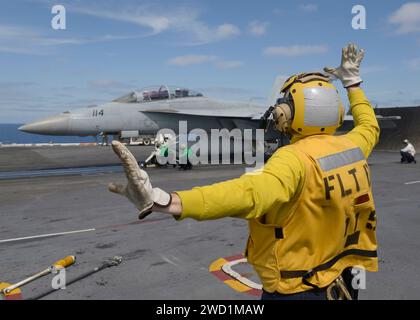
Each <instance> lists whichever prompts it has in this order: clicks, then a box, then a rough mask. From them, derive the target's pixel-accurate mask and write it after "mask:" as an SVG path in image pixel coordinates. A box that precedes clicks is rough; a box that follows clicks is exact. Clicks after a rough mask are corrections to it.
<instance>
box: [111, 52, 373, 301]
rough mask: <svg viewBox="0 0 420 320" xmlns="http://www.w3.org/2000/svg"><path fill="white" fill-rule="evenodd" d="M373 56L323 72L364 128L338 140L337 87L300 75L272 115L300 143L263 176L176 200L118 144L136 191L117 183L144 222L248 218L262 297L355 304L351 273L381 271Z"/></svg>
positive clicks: (351, 56)
mask: <svg viewBox="0 0 420 320" xmlns="http://www.w3.org/2000/svg"><path fill="white" fill-rule="evenodd" d="M363 56H364V51H363V50H358V49H357V47H356V46H355V45H353V44H349V45H348V46H347V47H346V48H344V49H343V55H342V62H341V65H340V66H339V67H338V68H325V69H324V70H325V71H326V72H327V73H329V74H331V75H333V76H335V77H336V78H338V79H340V80H341V82H342V83H343V85H344V87H345V88H346V89H347V92H348V97H349V100H350V110H351V113H352V114H353V117H354V124H355V127H354V129H353V130H351V131H350V132H349V133H347V134H345V135H341V136H335V135H333V134H334V132H335V131H336V129H337V128H338V127H339V126H340V125H341V124H342V122H343V119H344V108H343V106H342V103H341V102H340V98H339V94H338V91H337V90H336V88H335V87H334V86H333V85H332V84H331V83H330V81H329V80H330V79H329V78H328V77H326V75H325V74H321V73H307V74H300V75H296V76H293V77H291V78H290V79H288V80H287V81H286V82H285V84H284V85H283V87H282V89H281V92H282V93H283V97H282V98H280V99H279V100H278V103H277V104H276V106H275V107H274V108H273V109H272V110H270V111H271V112H272V114H273V119H274V121H275V126H276V128H277V129H278V130H279V131H281V132H283V133H286V134H289V135H290V136H291V144H290V145H288V146H285V147H282V148H280V149H278V150H277V151H276V153H275V154H274V155H273V156H272V157H271V158H270V160H269V161H268V162H267V163H266V165H265V166H264V168H263V169H262V170H260V171H258V172H253V173H248V174H244V175H243V176H241V177H240V178H238V179H233V180H230V181H225V182H221V183H216V184H213V185H210V186H204V187H196V188H193V189H192V190H187V191H178V192H173V193H171V194H168V193H166V192H165V191H163V190H161V189H159V188H152V186H151V183H150V180H149V177H148V175H147V173H146V172H144V171H142V170H140V169H139V168H138V166H137V162H136V160H135V158H134V157H133V156H132V155H131V153H130V152H129V151H128V150H127V149H126V148H125V147H124V146H123V145H122V144H120V143H118V142H113V148H114V151H115V152H116V153H117V155H118V156H119V157H120V158H121V160H122V162H123V165H124V168H125V171H126V175H127V178H128V184H127V185H126V186H122V185H116V184H110V186H109V189H110V191H112V192H115V193H119V194H121V195H124V196H126V197H127V198H128V199H129V200H130V201H131V202H133V203H134V205H135V206H136V207H137V208H138V209H139V211H140V217H141V218H142V217H145V216H146V215H148V214H149V213H151V212H152V211H160V212H166V213H169V214H172V215H174V216H175V217H176V219H178V220H182V219H185V218H193V219H196V220H211V219H219V218H223V217H237V218H243V219H247V220H248V221H249V231H250V236H249V239H248V243H247V248H246V256H247V258H248V261H249V263H250V264H252V266H253V267H254V269H255V271H256V272H257V273H258V275H259V277H260V279H261V282H262V284H263V296H262V298H263V299H327V298H329V299H334V298H339V297H340V298H344V299H351V298H352V299H356V298H357V290H355V288H353V286H352V285H351V282H352V275H351V273H350V270H351V268H352V267H355V266H357V267H359V268H363V269H365V270H367V271H377V268H378V262H377V252H376V249H377V242H376V232H375V231H376V214H375V206H374V201H373V196H372V190H371V184H372V179H371V174H370V170H369V166H368V164H367V160H366V159H367V158H368V156H369V155H370V153H371V152H372V149H373V148H374V146H375V145H376V143H377V142H378V139H379V126H378V122H377V120H376V117H375V114H374V111H373V109H372V107H371V105H370V103H369V101H368V100H367V98H366V97H365V94H364V92H363V91H362V89H361V88H360V87H359V86H360V83H361V82H362V79H361V78H360V76H359V69H360V64H361V61H362V59H363Z"/></svg>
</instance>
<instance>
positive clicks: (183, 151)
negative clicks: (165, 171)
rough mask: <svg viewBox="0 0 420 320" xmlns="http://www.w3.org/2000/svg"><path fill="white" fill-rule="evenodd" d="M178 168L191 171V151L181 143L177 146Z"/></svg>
mask: <svg viewBox="0 0 420 320" xmlns="http://www.w3.org/2000/svg"><path fill="white" fill-rule="evenodd" d="M179 154H180V156H179V161H178V163H179V167H180V169H183V170H191V169H192V163H191V161H190V158H191V156H192V150H191V148H189V147H188V146H187V145H185V144H183V143H181V144H180V145H179Z"/></svg>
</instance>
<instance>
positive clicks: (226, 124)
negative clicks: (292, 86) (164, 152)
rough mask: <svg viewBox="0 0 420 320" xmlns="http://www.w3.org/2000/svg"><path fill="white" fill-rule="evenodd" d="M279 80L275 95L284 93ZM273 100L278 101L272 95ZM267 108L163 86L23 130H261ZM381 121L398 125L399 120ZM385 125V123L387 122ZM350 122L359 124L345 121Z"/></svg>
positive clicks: (122, 134)
mask: <svg viewBox="0 0 420 320" xmlns="http://www.w3.org/2000/svg"><path fill="white" fill-rule="evenodd" d="M278 82H279V81H278V79H276V81H275V83H274V85H273V92H277V91H278V85H277V83H278ZM271 100H274V101H275V97H274V96H272V97H271ZM266 110H267V105H262V104H256V103H252V102H240V103H237V102H235V103H234V102H223V101H219V100H215V99H212V98H209V97H206V96H204V95H203V94H202V93H199V92H196V91H193V90H190V89H187V88H185V87H179V86H167V85H160V86H154V87H148V88H144V89H141V90H138V91H132V92H130V93H129V94H126V95H124V96H122V97H120V98H117V99H115V100H113V101H111V102H108V103H105V104H101V105H94V106H90V107H86V108H80V109H75V110H72V111H65V112H63V113H61V114H58V115H54V116H51V117H47V118H44V119H41V120H38V121H35V122H31V123H28V124H25V125H23V126H21V127H20V128H19V130H21V131H25V132H29V133H35V134H43V135H60V136H97V135H102V136H103V137H107V136H108V135H113V136H117V138H130V137H138V136H141V135H155V134H156V133H157V132H158V131H159V130H160V129H163V128H165V129H171V130H173V131H174V132H175V133H177V132H178V130H179V122H180V121H187V124H188V130H190V129H194V128H200V129H203V130H205V131H207V132H210V130H211V129H219V130H220V129H228V130H229V131H230V130H233V129H236V128H238V129H240V130H244V129H258V128H260V126H261V119H262V117H263V115H264V112H265V111H266ZM391 118H392V119H390V118H389V117H387V118H386V119H385V118H382V119H381V118H379V116H378V119H379V120H395V117H391ZM381 122H382V121H381ZM344 123H345V124H346V125H347V126H344V127H347V128H348V127H349V124H352V123H353V118H352V117H351V116H345V119H344ZM279 137H280V135H279V134H278V133H277V132H275V131H274V130H273V129H272V127H271V128H268V130H267V132H266V134H265V139H266V140H267V141H275V140H276V139H278V138H279Z"/></svg>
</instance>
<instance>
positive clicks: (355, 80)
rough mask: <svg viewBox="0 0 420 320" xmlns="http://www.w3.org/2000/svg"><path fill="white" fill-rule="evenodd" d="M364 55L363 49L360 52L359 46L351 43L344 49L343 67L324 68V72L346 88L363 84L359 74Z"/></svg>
mask: <svg viewBox="0 0 420 320" xmlns="http://www.w3.org/2000/svg"><path fill="white" fill-rule="evenodd" d="M364 55H365V51H364V50H363V49H361V50H358V49H357V46H356V45H355V44H352V43H351V44H349V45H348V46H347V47H345V48H343V55H342V57H341V65H340V66H339V67H337V68H324V71H325V72H327V73H329V74H332V75H333V76H334V77H336V78H338V79H340V80H341V82H342V83H343V86H344V88H348V87H350V86H353V85H356V84H359V83H361V82H363V80H362V78H360V75H359V74H360V63H361V62H362V60H363V57H364Z"/></svg>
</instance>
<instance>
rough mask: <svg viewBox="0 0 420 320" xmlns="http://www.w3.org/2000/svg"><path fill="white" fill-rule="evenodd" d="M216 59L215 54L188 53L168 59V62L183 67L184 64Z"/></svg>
mask: <svg viewBox="0 0 420 320" xmlns="http://www.w3.org/2000/svg"><path fill="white" fill-rule="evenodd" d="M216 60H217V57H216V56H207V55H194V54H190V55H185V56H179V57H175V58H172V59H170V60H169V61H168V63H169V64H173V65H176V66H181V67H184V66H189V65H193V64H201V63H204V62H210V61H216Z"/></svg>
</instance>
